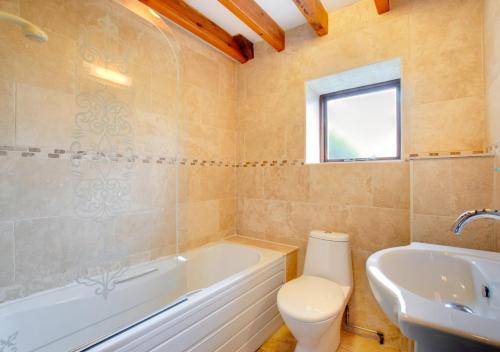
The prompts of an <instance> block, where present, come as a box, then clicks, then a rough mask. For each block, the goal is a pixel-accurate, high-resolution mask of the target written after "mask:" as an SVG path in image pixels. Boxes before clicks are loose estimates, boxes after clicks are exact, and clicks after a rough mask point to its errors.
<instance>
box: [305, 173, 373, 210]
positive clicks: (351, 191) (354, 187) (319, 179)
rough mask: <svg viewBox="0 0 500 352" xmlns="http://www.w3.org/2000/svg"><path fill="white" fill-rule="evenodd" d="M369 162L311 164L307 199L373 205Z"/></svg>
mask: <svg viewBox="0 0 500 352" xmlns="http://www.w3.org/2000/svg"><path fill="white" fill-rule="evenodd" d="M371 165H373V164H363V163H352V164H351V163H345V164H343V163H335V164H322V165H310V166H308V167H309V169H310V171H309V182H310V185H309V187H310V190H309V200H310V201H324V202H331V203H334V204H339V205H343V206H345V205H366V206H371V205H373V192H372V190H373V188H372V177H371V173H370V170H371Z"/></svg>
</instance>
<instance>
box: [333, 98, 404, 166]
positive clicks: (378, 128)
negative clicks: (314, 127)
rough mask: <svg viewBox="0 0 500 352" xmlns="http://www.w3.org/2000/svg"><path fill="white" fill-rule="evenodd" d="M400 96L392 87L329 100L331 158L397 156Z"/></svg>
mask: <svg viewBox="0 0 500 352" xmlns="http://www.w3.org/2000/svg"><path fill="white" fill-rule="evenodd" d="M397 99H398V94H397V89H396V88H388V89H385V90H379V91H375V92H367V93H360V94H358V95H354V96H349V97H338V98H331V99H330V100H328V101H327V104H326V109H327V111H326V113H327V127H328V130H327V136H326V138H327V158H328V159H329V160H334V159H356V158H396V157H397V156H398V148H399V146H398V116H397V103H398V102H397Z"/></svg>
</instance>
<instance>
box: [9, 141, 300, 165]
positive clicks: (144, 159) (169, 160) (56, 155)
mask: <svg viewBox="0 0 500 352" xmlns="http://www.w3.org/2000/svg"><path fill="white" fill-rule="evenodd" d="M0 157H21V158H34V159H61V160H82V159H87V160H89V161H99V160H104V159H106V160H110V161H113V162H131V163H133V162H140V163H142V164H167V165H175V164H176V165H180V166H208V167H233V168H239V167H242V168H246V167H274V166H281V167H283V166H302V165H304V164H305V163H304V160H299V159H294V160H287V159H282V160H261V161H246V162H244V161H243V162H237V163H235V162H231V161H227V160H203V159H188V158H181V159H177V158H175V157H171V156H152V155H146V156H139V155H132V156H130V155H123V154H120V153H110V154H109V155H106V154H105V153H103V152H95V151H85V150H76V151H74V150H73V151H72V150H66V149H54V148H40V147H19V146H0Z"/></svg>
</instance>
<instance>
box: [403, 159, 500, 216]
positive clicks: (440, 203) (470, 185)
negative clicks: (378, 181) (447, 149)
mask: <svg viewBox="0 0 500 352" xmlns="http://www.w3.org/2000/svg"><path fill="white" fill-rule="evenodd" d="M493 160H494V159H493V158H458V159H441V160H417V161H413V177H414V185H413V202H414V203H413V206H414V208H413V210H414V212H415V213H416V214H428V215H442V216H458V215H459V214H460V213H462V212H463V211H465V210H470V209H483V208H489V207H493Z"/></svg>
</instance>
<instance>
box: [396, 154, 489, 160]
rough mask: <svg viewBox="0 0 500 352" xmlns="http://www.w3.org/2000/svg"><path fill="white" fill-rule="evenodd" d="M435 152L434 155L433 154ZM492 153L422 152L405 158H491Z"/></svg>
mask: <svg viewBox="0 0 500 352" xmlns="http://www.w3.org/2000/svg"><path fill="white" fill-rule="evenodd" d="M433 154H436V155H433ZM494 156H495V154H494V153H483V152H477V153H476V152H470V153H469V152H460V153H456V154H455V153H449V154H445V153H423V154H418V155H414V154H408V155H407V156H406V158H405V160H415V161H418V160H434V159H457V158H492V157H494Z"/></svg>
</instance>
